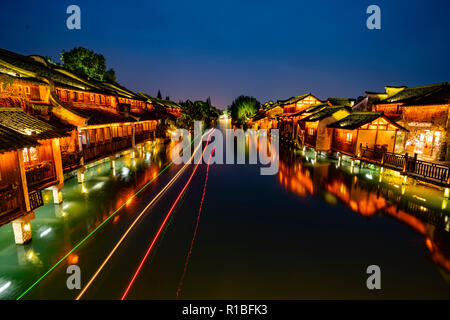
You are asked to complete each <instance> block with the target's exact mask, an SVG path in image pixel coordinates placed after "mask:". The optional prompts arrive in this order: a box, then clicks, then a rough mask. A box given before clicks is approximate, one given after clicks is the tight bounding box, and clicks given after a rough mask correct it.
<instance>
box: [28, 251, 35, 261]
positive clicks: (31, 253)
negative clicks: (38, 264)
mask: <svg viewBox="0 0 450 320" xmlns="http://www.w3.org/2000/svg"><path fill="white" fill-rule="evenodd" d="M33 257H34V254H33V252H32V251H31V252H29V253H28V255H27V258H28V260H31V259H33Z"/></svg>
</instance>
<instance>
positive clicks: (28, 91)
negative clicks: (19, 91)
mask: <svg viewBox="0 0 450 320" xmlns="http://www.w3.org/2000/svg"><path fill="white" fill-rule="evenodd" d="M25 94H30V87H29V86H25Z"/></svg>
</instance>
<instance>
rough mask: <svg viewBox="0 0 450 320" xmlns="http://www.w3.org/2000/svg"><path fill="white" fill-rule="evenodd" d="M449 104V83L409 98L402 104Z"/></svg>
mask: <svg viewBox="0 0 450 320" xmlns="http://www.w3.org/2000/svg"><path fill="white" fill-rule="evenodd" d="M442 104H450V84H446V85H443V86H440V87H438V88H437V89H436V90H433V91H431V92H427V93H425V94H423V95H420V96H418V97H414V98H411V99H409V100H408V101H407V102H406V103H405V104H404V105H403V106H424V105H442Z"/></svg>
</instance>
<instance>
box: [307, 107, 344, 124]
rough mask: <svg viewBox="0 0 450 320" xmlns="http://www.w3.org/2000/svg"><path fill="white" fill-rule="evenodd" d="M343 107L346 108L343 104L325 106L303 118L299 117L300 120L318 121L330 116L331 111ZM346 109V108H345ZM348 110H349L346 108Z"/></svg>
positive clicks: (333, 111)
mask: <svg viewBox="0 0 450 320" xmlns="http://www.w3.org/2000/svg"><path fill="white" fill-rule="evenodd" d="M343 109H347V108H346V107H344V106H339V107H326V108H323V109H322V110H320V111H317V112H315V113H313V114H311V115H309V116H307V117H305V118H303V119H301V120H300V121H306V122H311V121H319V120H322V119H325V118H328V117H330V116H331V115H332V114H333V113H335V112H337V111H340V110H343ZM347 110H348V109H347ZM348 111H349V112H350V110H348Z"/></svg>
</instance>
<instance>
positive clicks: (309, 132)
mask: <svg viewBox="0 0 450 320" xmlns="http://www.w3.org/2000/svg"><path fill="white" fill-rule="evenodd" d="M308 134H309V135H310V136H313V135H314V129H313V128H309V129H308Z"/></svg>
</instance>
